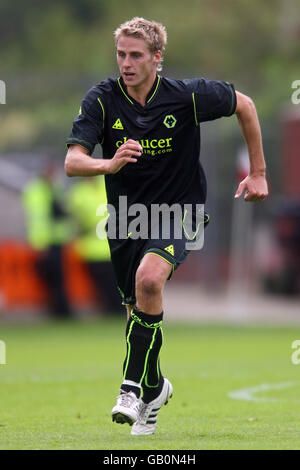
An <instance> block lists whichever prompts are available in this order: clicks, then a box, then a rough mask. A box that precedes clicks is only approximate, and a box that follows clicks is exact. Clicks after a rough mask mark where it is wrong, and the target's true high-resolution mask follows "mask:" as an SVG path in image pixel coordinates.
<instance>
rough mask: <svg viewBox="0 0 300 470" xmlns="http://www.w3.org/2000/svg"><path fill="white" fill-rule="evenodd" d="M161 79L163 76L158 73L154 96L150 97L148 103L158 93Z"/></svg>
mask: <svg viewBox="0 0 300 470" xmlns="http://www.w3.org/2000/svg"><path fill="white" fill-rule="evenodd" d="M160 80H161V76H160V75H157V84H156V87H155V90H154V92H153V94H152V96H151V97H150V98H149V99H148V101H147V104H148V103H150V101H151V100H152V99H153V98H154V95H155V94H156V92H157V89H158V86H159V84H160Z"/></svg>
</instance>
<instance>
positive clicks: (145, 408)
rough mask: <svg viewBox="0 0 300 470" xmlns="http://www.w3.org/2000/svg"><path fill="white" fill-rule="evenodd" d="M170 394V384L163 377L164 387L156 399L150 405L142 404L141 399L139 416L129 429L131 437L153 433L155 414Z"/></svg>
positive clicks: (165, 402) (166, 401)
mask: <svg viewBox="0 0 300 470" xmlns="http://www.w3.org/2000/svg"><path fill="white" fill-rule="evenodd" d="M172 394H173V387H172V384H171V383H170V382H169V381H168V379H166V378H165V377H164V385H163V388H162V391H161V392H160V394H159V395H158V397H157V398H155V400H152V401H150V403H144V402H143V399H142V400H141V401H140V408H139V416H138V419H137V421H136V422H135V423H134V425H133V426H132V429H131V434H132V435H133V436H142V435H145V434H153V433H154V432H155V428H156V421H157V414H158V412H159V410H160V409H161V407H162V406H163V405H166V404H167V403H168V400H169V398H171V397H172Z"/></svg>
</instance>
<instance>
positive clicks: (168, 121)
mask: <svg viewBox="0 0 300 470" xmlns="http://www.w3.org/2000/svg"><path fill="white" fill-rule="evenodd" d="M176 122H177V120H176V119H175V117H174V116H173V115H172V114H168V115H167V116H166V117H165V119H164V125H165V126H166V127H167V128H168V129H171V128H172V127H174V126H175V124H176Z"/></svg>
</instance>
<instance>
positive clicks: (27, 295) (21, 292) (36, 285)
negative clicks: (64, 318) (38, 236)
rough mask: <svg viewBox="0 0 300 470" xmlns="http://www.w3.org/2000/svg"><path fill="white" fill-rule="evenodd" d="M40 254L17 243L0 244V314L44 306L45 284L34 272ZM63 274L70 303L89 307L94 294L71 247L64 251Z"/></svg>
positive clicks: (45, 296) (90, 282)
mask: <svg viewBox="0 0 300 470" xmlns="http://www.w3.org/2000/svg"><path fill="white" fill-rule="evenodd" d="M38 256H39V254H38V252H36V251H35V250H33V249H32V248H31V247H30V246H29V245H27V244H26V243H23V242H17V241H10V240H7V241H2V242H1V243H0V293H1V309H0V313H1V311H2V312H5V313H7V310H9V309H10V308H12V309H14V308H26V309H28V308H33V309H36V308H40V307H44V306H46V305H47V300H48V292H47V286H46V285H45V282H44V281H43V280H42V279H40V277H39V276H38V274H37V271H36V269H35V263H36V260H37V258H38ZM64 271H65V276H66V277H65V279H66V288H67V293H68V297H69V299H70V302H71V303H72V304H74V305H76V306H81V305H85V304H92V303H93V302H94V300H95V291H94V286H93V283H92V280H91V278H90V276H89V273H88V272H87V270H86V267H85V265H84V262H83V261H82V260H81V259H80V258H79V257H78V255H77V253H76V252H75V250H74V249H73V248H72V245H68V246H66V247H65V248H64Z"/></svg>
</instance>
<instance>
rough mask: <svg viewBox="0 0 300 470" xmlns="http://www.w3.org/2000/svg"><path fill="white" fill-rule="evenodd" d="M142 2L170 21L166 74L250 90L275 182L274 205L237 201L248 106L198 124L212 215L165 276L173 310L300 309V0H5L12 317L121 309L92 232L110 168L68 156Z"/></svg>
mask: <svg viewBox="0 0 300 470" xmlns="http://www.w3.org/2000/svg"><path fill="white" fill-rule="evenodd" d="M18 4H19V6H18ZM133 16H143V17H145V18H147V19H153V20H156V21H159V22H161V23H163V24H164V25H165V26H166V28H167V32H168V44H167V48H166V51H165V55H164V69H163V72H162V74H163V75H166V76H170V77H173V78H191V77H205V78H209V79H218V80H225V81H229V82H232V83H234V85H235V87H236V89H237V90H238V91H240V92H242V93H245V94H246V95H249V96H250V97H251V98H252V99H253V100H254V102H255V104H256V108H257V112H258V115H259V118H260V122H261V127H262V135H263V142H264V151H265V158H266V162H267V168H268V181H269V185H270V196H269V198H268V199H267V200H266V201H265V202H264V203H262V204H251V203H245V202H244V201H243V200H238V201H234V199H233V198H234V194H235V191H236V187H237V185H238V183H239V181H240V180H241V179H242V178H243V177H244V175H245V172H247V165H248V158H247V153H246V151H245V147H244V141H243V138H242V135H241V132H240V129H239V126H238V122H237V119H236V117H235V116H233V117H231V118H223V119H220V120H218V121H214V122H210V123H205V124H204V125H203V126H202V151H201V161H202V164H203V166H204V168H205V170H206V174H207V178H208V199H207V205H206V210H207V212H209V213H210V216H211V222H210V224H209V226H208V228H207V230H206V232H205V245H204V248H203V249H202V250H201V251H199V252H195V253H193V254H192V255H191V256H190V257H189V258H188V261H187V262H186V263H185V264H184V265H182V266H181V268H180V269H179V270H178V271H176V272H175V274H174V277H173V280H172V282H171V283H167V286H166V309H167V310H168V318H169V319H173V318H174V319H179V318H181V319H184V320H187V319H189V318H193V319H196V318H199V319H204V320H205V321H209V320H212V321H220V320H221V321H226V320H230V321H237V322H238V321H252V320H253V321H262V322H266V321H269V320H270V321H271V322H273V321H275V320H278V321H282V322H286V321H289V320H292V321H300V183H299V176H300V158H299V157H300V150H299V149H300V0H274V1H272V2H265V1H263V0H253V1H252V2H248V1H246V0H238V1H237V0H229V1H227V2H223V1H221V0H207V1H206V0H189V1H188V2H182V1H181V0H172V1H164V2H161V1H158V0H152V1H151V2H149V1H145V0H139V2H136V1H134V0H123V1H122V2H120V1H118V0H72V2H70V1H64V0H51V1H50V0H44V1H43V2H40V1H38V0H27V2H26V4H23V3H22V4H21V2H20V0H17V1H16V2H11V1H9V0H1V4H0V64H1V68H0V80H1V96H0V98H1V99H0V102H1V104H0V123H1V127H0V129H1V130H0V320H1V319H6V318H10V319H17V318H18V319H19V318H24V319H25V318H32V317H33V318H37V319H41V318H47V316H48V315H52V316H56V317H64V318H66V317H73V316H74V317H80V318H87V317H89V316H90V315H92V316H93V315H96V316H101V315H117V314H121V313H123V312H122V308H121V307H120V301H119V294H118V292H116V288H115V285H114V280H113V274H112V272H111V267H110V263H109V252H108V247H107V243H106V241H100V240H98V239H97V238H96V232H95V229H96V224H97V222H98V221H99V217H96V208H97V206H98V205H99V204H101V203H102V202H104V201H105V191H104V188H103V179H102V178H101V177H100V178H97V179H87V180H85V179H83V178H71V179H70V178H67V177H66V176H65V174H64V167H63V165H64V158H65V154H66V147H65V140H66V138H67V136H68V135H69V133H70V130H71V126H72V122H73V119H74V117H75V116H76V114H77V112H78V109H79V106H80V103H81V100H82V98H83V96H84V95H85V93H86V92H87V90H88V89H89V88H90V87H91V86H93V85H94V84H96V83H99V82H100V81H101V80H103V79H105V78H107V77H109V76H117V75H118V70H117V68H116V61H115V50H114V41H113V31H114V30H115V29H116V27H117V26H118V25H119V24H120V23H122V22H123V21H125V20H127V19H130V18H131V17H133ZM94 156H95V157H101V148H98V149H96V151H95V153H94Z"/></svg>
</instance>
